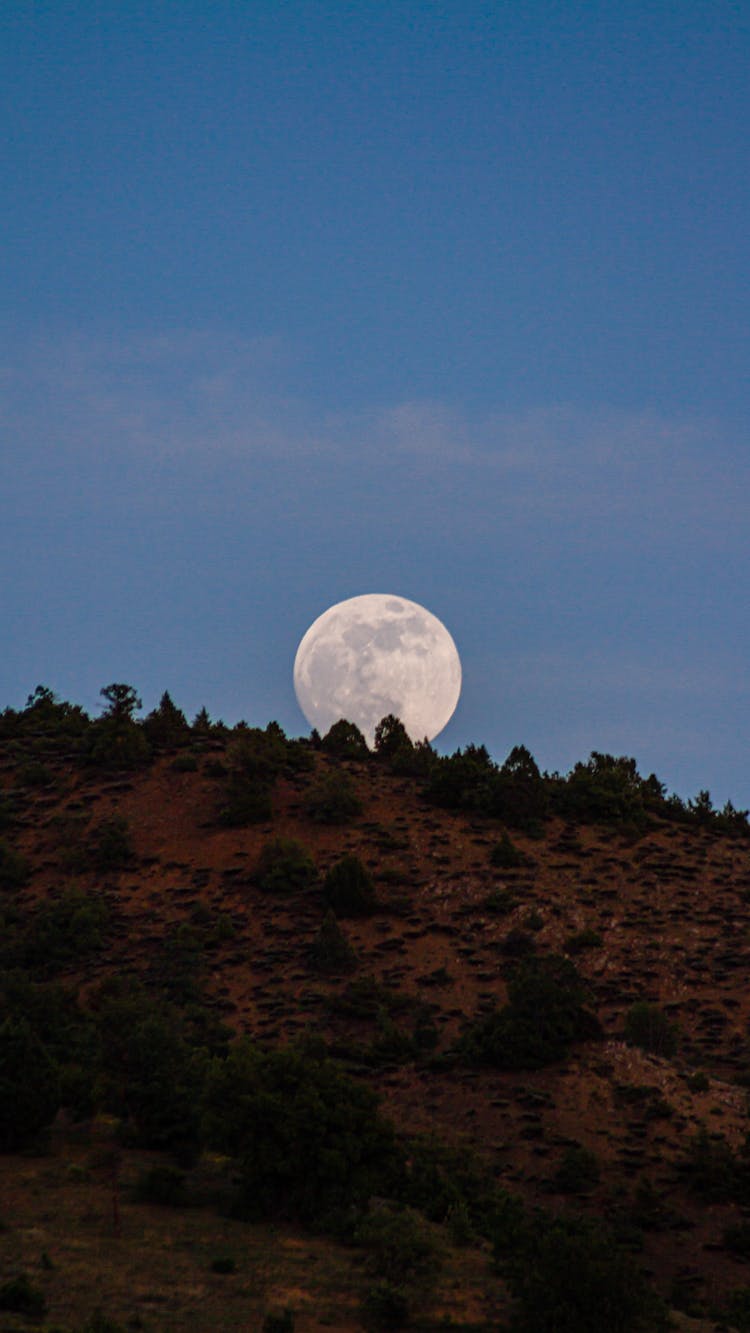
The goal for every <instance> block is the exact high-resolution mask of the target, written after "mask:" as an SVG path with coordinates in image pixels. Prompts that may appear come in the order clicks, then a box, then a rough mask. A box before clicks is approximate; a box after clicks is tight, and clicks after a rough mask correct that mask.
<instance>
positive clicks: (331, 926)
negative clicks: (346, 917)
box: [309, 911, 357, 976]
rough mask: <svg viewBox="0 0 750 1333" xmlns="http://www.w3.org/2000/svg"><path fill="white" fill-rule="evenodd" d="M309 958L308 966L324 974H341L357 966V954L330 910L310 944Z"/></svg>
mask: <svg viewBox="0 0 750 1333" xmlns="http://www.w3.org/2000/svg"><path fill="white" fill-rule="evenodd" d="M309 959H310V966H311V967H312V968H314V969H315V971H316V972H323V973H324V974H325V975H326V976H341V975H342V974H345V973H347V972H354V970H355V969H356V967H357V955H356V954H355V952H354V950H353V948H352V946H351V944H350V943H349V941H348V939H347V938H346V935H345V934H344V932H343V930H342V929H341V927H340V925H339V923H338V921H337V920H336V916H335V914H334V913H333V912H331V911H328V912H326V915H325V917H324V918H323V923H322V925H321V927H320V930H319V931H318V933H317V934H316V936H315V938H314V940H313V942H312V944H311V945H310V949H309Z"/></svg>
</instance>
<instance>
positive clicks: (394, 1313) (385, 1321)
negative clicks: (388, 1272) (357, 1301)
mask: <svg viewBox="0 0 750 1333" xmlns="http://www.w3.org/2000/svg"><path fill="white" fill-rule="evenodd" d="M410 1314H411V1307H410V1301H409V1296H408V1294H407V1292H405V1291H404V1289H403V1287H398V1286H396V1285H395V1284H394V1283H393V1282H388V1281H387V1280H386V1279H384V1278H383V1279H381V1280H380V1282H376V1283H375V1285H374V1286H372V1287H370V1289H369V1291H367V1292H366V1294H365V1298H364V1300H363V1302H362V1315H363V1322H364V1324H365V1327H366V1328H368V1327H369V1328H385V1329H389V1328H403V1326H404V1324H407V1323H408V1322H409V1317H410Z"/></svg>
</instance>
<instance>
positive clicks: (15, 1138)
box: [0, 1017, 60, 1309]
mask: <svg viewBox="0 0 750 1333" xmlns="http://www.w3.org/2000/svg"><path fill="white" fill-rule="evenodd" d="M59 1106H60V1079H59V1075H58V1071H57V1068H56V1066H55V1063H54V1061H53V1060H52V1059H51V1057H50V1055H49V1053H48V1051H47V1050H46V1048H45V1046H44V1045H43V1044H42V1042H41V1041H40V1040H39V1038H38V1036H37V1035H36V1033H35V1032H34V1030H33V1028H32V1027H31V1024H30V1023H29V1022H28V1021H27V1019H26V1018H23V1017H19V1018H14V1017H10V1018H6V1020H5V1022H4V1023H3V1024H2V1026H0V1152H8V1151H13V1150H15V1149H17V1148H21V1147H23V1146H24V1145H25V1144H28V1143H31V1142H33V1140H34V1139H35V1138H36V1136H37V1134H38V1133H39V1131H40V1130H42V1129H44V1128H46V1126H47V1125H50V1124H51V1123H52V1121H53V1120H54V1118H55V1116H56V1115H57V1111H58V1108H59ZM5 1308H6V1309H8V1308H9V1307H8V1306H6V1307H5Z"/></svg>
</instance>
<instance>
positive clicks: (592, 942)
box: [563, 926, 603, 956]
mask: <svg viewBox="0 0 750 1333" xmlns="http://www.w3.org/2000/svg"><path fill="white" fill-rule="evenodd" d="M602 943H603V940H602V937H601V935H600V934H599V931H598V930H594V928H593V926H587V927H586V928H585V929H584V930H577V931H576V932H575V934H573V935H568V938H567V939H566V941H565V944H564V945H563V948H564V949H565V952H566V953H567V954H571V955H573V956H575V955H576V954H579V953H585V952H586V950H587V949H600V948H601V946H602Z"/></svg>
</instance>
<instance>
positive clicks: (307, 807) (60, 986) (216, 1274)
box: [0, 686, 750, 1333]
mask: <svg viewBox="0 0 750 1333" xmlns="http://www.w3.org/2000/svg"><path fill="white" fill-rule="evenodd" d="M108 689H109V691H110V693H109V694H107V692H105V697H106V698H107V702H108V707H107V710H106V712H105V714H104V717H103V718H102V719H99V720H98V721H97V722H92V721H91V720H90V719H88V718H87V717H86V716H85V714H83V713H82V712H81V710H79V709H76V708H75V707H74V706H72V705H68V704H61V703H60V702H59V701H58V700H56V699H55V698H54V696H52V695H50V694H49V692H48V691H43V690H42V691H37V692H36V694H35V695H34V696H32V698H31V699H30V701H29V705H28V707H27V708H26V709H25V710H23V711H21V712H14V711H13V710H6V712H5V713H4V714H0V819H2V824H3V827H2V831H0V839H2V842H0V891H1V893H2V909H3V926H4V930H3V936H2V945H1V947H0V967H1V968H2V974H1V976H0V993H2V996H3V998H4V1009H5V1014H6V1022H5V1024H4V1026H3V1028H2V1029H0V1086H2V1088H3V1092H4V1093H5V1097H4V1098H3V1099H0V1100H2V1102H3V1104H4V1105H5V1107H6V1111H5V1118H4V1121H2V1122H1V1123H0V1135H2V1143H3V1147H4V1148H5V1149H6V1155H5V1157H4V1158H3V1165H4V1171H3V1181H4V1185H3V1199H2V1201H0V1210H1V1212H0V1218H1V1220H2V1221H3V1222H4V1224H5V1226H4V1230H3V1231H2V1234H0V1256H2V1257H1V1259H0V1262H1V1263H2V1276H3V1279H4V1280H5V1282H6V1285H7V1284H8V1283H10V1287H11V1295H10V1298H9V1299H10V1303H11V1306H12V1305H13V1302H14V1299H15V1298H14V1296H13V1290H14V1288H13V1282H14V1281H16V1285H17V1279H18V1278H19V1275H21V1274H26V1276H27V1279H28V1283H29V1284H30V1289H31V1291H32V1293H37V1294H41V1295H43V1296H44V1298H45V1299H46V1303H47V1309H48V1314H47V1316H46V1317H47V1318H48V1319H49V1320H50V1321H51V1322H50V1325H49V1326H50V1327H52V1326H55V1327H59V1328H66V1329H69V1330H71V1331H72V1330H73V1329H78V1328H83V1327H84V1326H90V1327H91V1328H92V1329H93V1328H94V1327H96V1326H97V1325H96V1324H95V1322H94V1323H92V1322H91V1320H92V1311H93V1309H94V1306H95V1305H97V1306H101V1308H102V1309H103V1311H104V1312H105V1314H104V1315H103V1316H102V1319H101V1320H100V1324H99V1326H100V1327H101V1328H102V1329H104V1328H105V1327H119V1328H124V1327H143V1328H149V1329H162V1328H164V1329H167V1328H194V1329H208V1328H238V1327H247V1328H257V1329H259V1330H260V1329H261V1328H263V1327H267V1328H268V1329H269V1330H272V1329H273V1328H274V1327H276V1328H278V1329H281V1328H282V1327H292V1326H293V1327H294V1328H296V1329H297V1330H305V1331H307V1330H314V1329H318V1328H323V1327H328V1328H331V1327H333V1328H339V1329H342V1330H344V1329H350V1328H351V1329H354V1328H358V1327H361V1326H362V1324H363V1322H364V1324H365V1325H370V1326H379V1327H395V1326H396V1325H397V1324H398V1323H400V1322H404V1323H406V1322H411V1323H412V1324H414V1325H416V1326H420V1327H422V1328H424V1329H427V1328H437V1327H441V1328H442V1327H454V1328H456V1327H463V1328H465V1329H468V1328H474V1329H477V1330H479V1329H487V1330H489V1329H493V1330H494V1329H501V1328H506V1327H508V1328H509V1327H511V1326H512V1327H513V1328H518V1329H521V1328H529V1327H533V1328H534V1329H535V1330H536V1331H537V1333H544V1330H545V1329H546V1328H550V1329H552V1328H553V1327H554V1328H555V1329H567V1328H568V1327H570V1328H571V1329H573V1328H575V1329H576V1330H577V1333H581V1330H585V1329H586V1328H589V1327H591V1328H600V1327H603V1326H604V1324H607V1325H608V1326H609V1327H610V1328H613V1329H616V1328H621V1329H622V1330H627V1329H630V1328H633V1329H635V1328H644V1329H646V1328H658V1327H662V1326H665V1325H664V1317H665V1316H664V1310H665V1309H666V1308H669V1309H670V1310H671V1311H672V1312H673V1313H672V1316H671V1317H672V1319H673V1320H677V1324H675V1325H673V1326H679V1327H685V1328H690V1327H694V1328H701V1327H702V1328H706V1329H708V1328H713V1327H718V1326H719V1323H720V1321H722V1320H723V1325H722V1326H723V1327H731V1328H736V1329H738V1330H742V1329H746V1328H750V1280H749V1279H748V1274H747V1268H746V1265H747V1263H748V1260H749V1259H750V1223H749V1222H748V1221H747V1208H748V1205H749V1204H750V1153H749V1152H748V1142H747V1128H748V1126H747V1087H748V1086H750V1050H749V1049H748V1019H749V1014H748V1010H750V994H749V993H748V987H747V973H748V964H749V962H750V945H749V941H748V925H749V924H750V830H748V825H747V819H746V817H745V815H744V814H743V813H742V812H737V811H735V810H733V809H732V808H731V807H729V808H727V809H725V810H724V811H722V812H715V811H713V809H712V807H711V803H710V798H708V796H707V794H706V793H701V795H700V797H699V798H697V800H696V801H695V802H691V803H689V805H687V806H685V805H683V804H682V803H681V802H679V801H677V800H676V799H675V798H673V797H667V795H666V794H665V792H664V789H663V788H662V786H661V784H660V783H658V781H657V780H656V779H655V778H654V777H653V776H652V777H650V778H648V779H645V780H644V779H642V778H641V777H640V775H639V774H638V772H637V768H636V766H635V763H634V762H633V761H632V760H625V759H616V758H613V757H611V756H603V755H598V756H592V757H591V759H590V760H589V761H586V763H582V764H580V765H578V766H576V770H574V772H573V773H572V774H570V775H567V777H565V778H561V777H560V776H559V775H552V776H550V775H542V774H539V772H538V770H537V769H536V765H535V764H534V762H533V759H532V758H531V756H529V755H528V754H527V752H525V751H522V750H518V751H515V752H513V755H512V756H510V757H509V760H508V761H506V764H504V765H502V766H498V765H496V764H494V763H493V762H492V761H491V760H490V758H489V756H488V755H487V754H486V752H485V751H483V750H482V748H481V747H479V748H478V749H474V748H473V747H470V748H469V750H467V751H466V752H464V753H463V754H462V753H460V752H459V754H458V755H456V756H453V757H451V758H449V759H447V760H439V759H438V757H437V756H435V755H434V754H433V753H432V751H430V750H429V747H413V746H411V745H410V743H409V742H408V740H406V739H405V738H404V737H403V736H401V735H400V733H399V731H398V727H397V725H394V723H395V720H393V719H391V725H390V726H389V727H386V728H385V731H384V732H383V733H382V734H381V737H380V746H379V751H378V753H376V754H370V753H369V752H366V750H365V749H364V748H363V747H362V746H361V745H360V744H359V740H358V738H357V736H356V735H355V734H354V731H355V729H351V728H349V729H348V730H347V729H343V730H339V731H338V732H337V734H336V735H334V736H333V738H332V739H331V738H330V737H329V738H325V739H324V740H323V741H322V742H321V741H320V740H319V739H318V738H317V737H315V736H313V738H311V740H309V741H288V740H287V738H286V737H285V736H284V735H283V733H282V732H281V731H280V729H279V728H278V727H276V726H275V724H270V725H269V727H267V728H265V729H264V730H260V729H257V728H249V727H246V726H244V725H240V726H239V727H237V728H232V729H228V728H225V727H223V726H222V725H221V724H219V725H214V724H212V723H211V722H210V720H209V719H208V718H207V717H206V716H205V715H202V716H199V718H198V719H196V721H195V723H194V724H192V725H188V724H187V723H186V721H185V719H184V718H183V717H182V715H181V714H180V713H179V710H178V709H176V708H175V707H174V705H173V704H172V702H171V700H169V697H168V696H165V699H164V700H162V703H161V705H160V708H159V709H157V710H154V713H152V714H150V715H149V717H148V718H146V719H145V721H144V722H138V721H137V720H136V718H135V713H136V711H137V707H136V705H137V700H136V699H135V695H134V692H132V691H131V692H130V694H127V693H125V691H127V690H128V689H129V687H125V686H112V687H108ZM118 691H119V692H120V693H119V694H118ZM242 1038H244V1039H245V1041H244V1044H243V1042H242V1040H241V1039H242ZM237 1039H240V1041H239V1045H238V1044H237ZM3 1042H4V1044H3ZM160 1182H161V1183H160ZM113 1208H114V1212H113ZM587 1219H588V1220H589V1224H587ZM602 1238H604V1240H602ZM43 1256H46V1258H43ZM223 1260H226V1262H225V1264H224V1271H222V1268H221V1265H222V1261H223ZM216 1263H218V1269H215V1268H212V1265H215V1264H216ZM571 1272H575V1273H576V1274H577V1279H576V1282H577V1285H576V1282H573V1283H572V1286H571V1280H570V1274H571ZM640 1273H643V1274H645V1278H646V1285H644V1286H643V1287H642V1288H641V1286H640V1285H639V1283H640V1280H641V1279H640V1276H639V1274H640ZM138 1275H140V1276H138ZM535 1275H536V1277H535ZM618 1284H619V1285H618ZM21 1287H22V1288H23V1283H22V1284H21ZM4 1290H5V1288H0V1305H2V1304H3V1300H4V1298H3V1291H4ZM94 1292H95V1293H96V1300H95V1301H94V1300H92V1293H94ZM607 1292H614V1293H615V1297H616V1300H617V1302H619V1304H618V1305H617V1309H619V1310H620V1312H621V1313H620V1314H619V1315H616V1314H615V1313H612V1314H611V1315H610V1316H608V1317H606V1318H605V1317H604V1316H603V1314H602V1310H603V1308H604V1306H603V1302H605V1300H606V1297H605V1293H607ZM651 1292H655V1293H656V1295H657V1297H660V1298H661V1301H662V1302H663V1305H661V1306H660V1305H659V1302H658V1300H652V1298H651V1294H650V1293H651ZM545 1293H546V1294H547V1295H545ZM550 1293H552V1295H551V1296H550ZM626 1293H630V1294H631V1295H633V1300H632V1302H631V1305H632V1308H630V1306H629V1305H628V1299H626ZM547 1296H549V1299H550V1300H551V1299H552V1298H553V1297H554V1300H555V1301H556V1302H557V1303H558V1307H559V1308H558V1310H557V1313H552V1312H551V1307H550V1306H549V1300H547ZM29 1299H30V1302H31V1304H30V1305H29V1308H28V1309H27V1311H26V1313H27V1314H33V1313H34V1311H33V1309H32V1308H31V1306H33V1295H32V1297H30V1298H29ZM545 1300H547V1304H545ZM23 1301H24V1297H23V1289H22V1290H21V1296H20V1297H18V1299H17V1300H16V1304H17V1305H18V1304H19V1302H20V1305H21V1306H23ZM287 1307H288V1309H289V1311H291V1312H292V1313H291V1314H289V1315H286V1314H284V1310H285V1309H286V1308H287ZM560 1308H562V1309H565V1310H567V1311H568V1313H567V1314H566V1315H565V1316H564V1318H567V1319H568V1320H569V1322H568V1323H565V1322H564V1321H563V1322H560V1321H561V1320H562V1319H563V1316H561V1315H560V1313H559V1311H560ZM19 1314H20V1315H23V1309H21V1310H20V1311H19V1310H13V1309H11V1310H9V1311H8V1313H7V1314H5V1315H4V1314H2V1313H1V1312H0V1328H4V1327H5V1328H11V1327H17V1320H18V1317H19ZM39 1317H40V1318H41V1317H42V1316H41V1315H40V1316H39ZM3 1319H5V1320H6V1321H7V1322H6V1323H3ZM290 1319H291V1320H292V1322H291V1323H289V1320H290ZM587 1319H588V1320H590V1321H591V1322H589V1323H587V1322H586V1321H587ZM618 1319H619V1320H620V1322H619V1323H618V1322H617V1320H618ZM14 1320H15V1321H16V1322H14ZM86 1320H88V1321H89V1324H88V1325H86ZM102 1320H103V1322H102ZM108 1320H109V1321H110V1323H107V1321H108ZM274 1320H276V1321H277V1322H276V1323H275V1324H274ZM285 1320H286V1321H287V1322H286V1324H285V1323H284V1321H285ZM555 1320H557V1321H558V1322H555ZM139 1321H140V1322H139ZM264 1321H265V1323H264ZM269 1321H270V1322H269ZM602 1321H603V1322H602Z"/></svg>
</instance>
